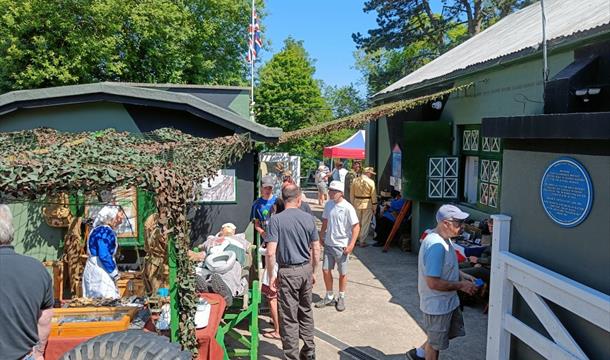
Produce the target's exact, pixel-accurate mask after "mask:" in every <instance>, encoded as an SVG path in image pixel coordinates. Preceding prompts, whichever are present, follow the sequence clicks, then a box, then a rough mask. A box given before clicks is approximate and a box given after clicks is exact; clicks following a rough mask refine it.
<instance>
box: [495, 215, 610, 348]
mask: <svg viewBox="0 0 610 360" xmlns="http://www.w3.org/2000/svg"><path fill="white" fill-rule="evenodd" d="M492 218H493V220H494V230H493V241H492V243H493V247H492V269H491V281H490V282H491V289H490V296H489V322H488V325H487V360H508V359H509V356H510V337H511V335H514V336H516V337H517V338H519V340H521V341H522V342H524V343H526V344H527V345H529V346H530V347H531V348H532V349H534V350H535V351H537V352H538V353H539V354H540V355H542V356H543V357H545V358H547V359H553V360H556V359H588V357H587V355H586V354H585V353H584V352H583V350H582V349H581V348H580V346H579V345H578V343H576V341H575V340H574V338H573V337H572V335H570V333H569V332H568V331H567V330H566V328H565V327H564V326H563V324H562V323H561V322H560V321H559V319H557V316H555V313H554V312H553V311H552V310H551V309H550V308H549V306H548V305H547V303H546V302H545V301H544V299H547V300H549V301H551V302H553V303H555V304H557V305H559V306H561V307H562V308H564V309H566V310H568V311H570V312H572V313H574V314H576V315H578V316H579V317H581V318H583V319H585V320H587V321H589V322H591V323H592V324H595V325H597V326H599V327H600V328H601V329H604V330H605V331H607V332H610V296H608V295H606V294H604V293H601V292H599V291H597V290H595V289H592V288H590V287H587V286H585V285H583V284H581V283H578V282H576V281H574V280H571V279H569V278H567V277H565V276H563V275H560V274H558V273H555V272H553V271H551V270H549V269H547V268H544V267H542V266H540V265H537V264H535V263H533V262H531V261H528V260H526V259H524V258H522V257H520V256H517V255H515V254H511V253H510V252H509V242H510V220H511V218H510V216H506V215H492ZM514 289H517V291H518V292H519V294H520V295H521V296H522V297H523V299H524V300H525V301H526V302H527V304H528V306H529V307H530V308H531V309H532V311H533V312H534V314H535V315H536V317H537V318H538V320H539V321H540V322H541V323H542V325H543V326H544V328H545V329H546V331H547V332H548V333H549V334H550V336H551V338H552V340H551V339H548V338H547V337H546V336H544V335H542V334H540V333H538V332H537V331H536V330H534V329H532V328H531V327H529V326H528V325H526V324H524V323H523V322H522V321H520V320H519V319H517V318H516V317H515V316H514V315H513V314H512V305H513V291H514ZM543 298H544V299H543Z"/></svg>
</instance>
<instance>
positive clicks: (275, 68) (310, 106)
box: [255, 38, 334, 169]
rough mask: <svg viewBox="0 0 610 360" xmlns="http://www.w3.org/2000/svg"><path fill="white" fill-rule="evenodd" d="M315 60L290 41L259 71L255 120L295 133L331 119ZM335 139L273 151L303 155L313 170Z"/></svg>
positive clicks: (307, 141)
mask: <svg viewBox="0 0 610 360" xmlns="http://www.w3.org/2000/svg"><path fill="white" fill-rule="evenodd" d="M314 73H315V66H314V60H313V59H311V57H310V56H309V54H308V53H307V51H306V50H305V48H304V46H303V42H302V41H297V40H295V39H293V38H288V39H286V40H285V41H284V47H283V48H282V50H281V51H279V52H278V53H276V54H275V55H273V57H272V58H271V59H270V60H269V61H268V62H267V63H265V64H264V65H263V66H262V67H261V68H260V70H259V80H258V83H259V84H258V86H257V88H256V91H255V101H256V104H255V111H256V120H257V121H258V122H259V123H261V124H264V125H267V126H275V127H281V128H282V129H283V130H284V131H292V130H297V129H300V128H304V127H307V126H310V125H314V124H317V123H320V122H324V121H328V120H330V119H332V112H331V110H330V107H329V104H328V103H327V101H326V99H324V97H323V96H322V91H321V89H320V83H319V82H318V81H316V80H315V79H314V77H313V75H314ZM333 139H334V137H333V136H330V137H329V136H328V134H325V135H323V136H312V137H308V138H303V139H300V140H298V141H294V142H290V143H286V144H281V145H278V146H275V147H272V150H274V151H284V152H289V153H290V154H292V155H300V156H302V157H303V159H302V162H301V164H302V167H303V168H304V169H307V168H310V169H311V168H314V167H315V166H316V165H317V164H316V162H315V160H316V159H320V158H321V157H322V150H323V148H324V146H325V145H330V144H329V141H332V140H333Z"/></svg>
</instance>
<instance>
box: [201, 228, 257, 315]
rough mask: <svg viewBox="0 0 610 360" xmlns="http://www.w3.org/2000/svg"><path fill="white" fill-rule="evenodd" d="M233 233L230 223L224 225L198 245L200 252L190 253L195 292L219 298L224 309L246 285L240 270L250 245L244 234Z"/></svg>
mask: <svg viewBox="0 0 610 360" xmlns="http://www.w3.org/2000/svg"><path fill="white" fill-rule="evenodd" d="M235 230H236V227H235V225H233V224H232V223H227V224H224V225H222V229H221V231H220V232H219V233H218V234H216V235H210V236H208V238H207V240H206V241H205V242H204V243H203V244H201V245H199V246H198V250H199V252H195V251H189V258H190V259H191V261H194V262H196V263H197V266H196V269H195V270H196V273H197V286H196V288H197V290H198V291H203V292H211V293H215V294H219V295H221V296H222V297H223V298H224V299H225V301H226V303H227V307H229V306H231V304H232V303H233V298H234V297H235V296H241V295H243V293H244V291H245V289H247V286H248V283H247V279H245V278H243V277H242V268H243V266H244V264H245V263H246V252H247V249H248V247H249V246H250V244H249V243H248V241H247V240H246V238H245V234H235Z"/></svg>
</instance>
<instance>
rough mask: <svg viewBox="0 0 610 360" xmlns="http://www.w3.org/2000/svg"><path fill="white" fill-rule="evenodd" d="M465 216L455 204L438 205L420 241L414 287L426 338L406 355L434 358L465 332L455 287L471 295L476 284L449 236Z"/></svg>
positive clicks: (456, 232)
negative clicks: (433, 220)
mask: <svg viewBox="0 0 610 360" xmlns="http://www.w3.org/2000/svg"><path fill="white" fill-rule="evenodd" d="M468 216H469V214H468V213H465V212H463V211H462V210H460V209H459V208H458V207H457V206H454V205H443V206H441V207H440V209H438V211H437V213H436V223H437V225H436V228H435V229H434V231H432V232H430V233H429V234H428V235H427V236H426V237H425V238H424V240H423V241H422V243H421V247H420V249H419V259H418V278H417V290H418V292H419V299H420V302H419V307H420V309H421V311H422V312H423V313H424V324H423V325H424V330H425V331H426V334H427V335H428V340H427V341H426V342H425V343H424V345H422V346H421V348H419V349H411V350H410V351H409V352H407V354H406V355H407V358H409V359H412V360H420V359H424V358H425V359H426V360H436V359H438V352H439V351H440V350H445V349H447V348H448V347H449V340H450V339H452V338H454V337H458V336H464V335H466V333H465V331H464V319H463V318H462V312H461V311H460V308H459V305H460V300H459V298H458V295H457V291H458V290H459V291H463V292H465V293H468V294H470V295H472V294H474V292H475V291H476V290H477V287H476V286H475V284H474V278H473V277H472V276H470V275H468V274H465V273H463V272H461V271H460V269H459V267H458V261H457V256H456V254H455V248H454V247H453V245H452V243H451V238H454V237H456V236H458V235H459V234H460V233H461V231H462V227H463V225H464V220H465V219H466V218H468ZM422 348H423V349H422ZM422 350H425V351H422Z"/></svg>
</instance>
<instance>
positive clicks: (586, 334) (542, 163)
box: [501, 141, 610, 360]
mask: <svg viewBox="0 0 610 360" xmlns="http://www.w3.org/2000/svg"><path fill="white" fill-rule="evenodd" d="M537 143H540V141H537ZM546 143H548V141H547V142H546ZM554 143H555V144H556V145H554V146H553V147H548V146H547V147H546V149H545V152H536V151H525V150H523V149H521V148H520V146H519V144H520V142H518V141H513V144H511V149H508V150H505V151H504V167H505V171H504V175H503V176H502V183H503V186H504V189H505V192H504V193H503V194H502V198H501V205H502V212H503V213H505V214H507V215H510V216H511V217H512V221H511V234H510V251H511V252H512V253H515V254H517V255H519V256H521V257H524V258H526V259H527V260H529V261H532V262H534V263H536V264H538V265H541V266H544V267H546V268H548V269H550V270H552V271H554V272H557V273H559V274H561V275H564V276H566V277H568V278H570V279H572V280H574V281H577V282H579V283H582V284H584V285H586V286H589V287H591V288H593V289H596V290H598V291H601V292H602V293H605V294H608V295H610V225H609V224H608V220H609V215H608V214H610V202H609V201H608V199H610V154H609V153H608V152H607V149H608V147H607V142H605V145H604V144H602V142H601V141H600V142H597V145H596V144H595V143H594V142H588V143H585V142H580V143H579V142H575V141H562V142H557V141H556V142H554ZM604 146H605V148H606V154H605V155H591V152H592V151H591V150H592V149H595V148H598V149H601V148H603V147H604ZM530 148H531V146H530ZM566 149H570V153H567V152H565V151H566ZM581 152H586V153H589V155H583V154H582V153H581ZM563 156H569V157H572V158H575V159H576V160H578V161H579V162H580V163H581V164H583V166H584V167H585V168H586V169H587V171H588V173H589V175H590V177H591V182H592V184H593V193H594V199H593V204H592V208H591V212H590V214H589V216H588V217H587V218H586V220H585V221H584V222H583V223H581V224H580V225H578V226H576V227H573V228H564V227H561V226H559V225H557V224H555V223H554V222H553V221H551V219H550V218H549V217H548V216H547V215H546V213H545V212H544V209H543V208H542V204H541V201H540V195H539V189H540V181H541V179H542V176H543V174H544V171H545V169H546V168H547V166H548V165H549V164H550V163H551V162H552V161H554V160H556V159H558V158H560V157H563ZM515 294H518V293H517V292H515ZM550 307H551V309H552V310H553V311H554V312H555V313H556V315H557V317H558V318H559V320H560V321H561V322H562V324H563V325H564V326H565V327H566V329H567V330H568V331H569V332H570V333H571V334H572V335H573V336H574V338H575V340H576V342H577V343H578V344H579V345H580V346H581V347H582V348H583V350H584V351H585V352H586V353H587V355H588V356H589V358H591V359H610V347H609V346H608V338H609V336H610V334H609V333H607V332H605V331H603V330H602V329H600V328H598V327H596V326H594V325H592V324H591V323H589V322H587V321H585V320H582V319H580V318H579V317H578V316H576V315H574V314H572V313H570V312H568V311H566V310H563V309H562V308H561V307H559V306H557V305H554V304H552V303H550ZM514 313H515V314H516V316H517V317H518V318H519V319H520V320H522V321H523V322H524V323H526V324H527V325H529V326H531V327H532V328H534V329H536V330H537V331H539V332H540V333H541V334H546V336H547V337H549V335H548V333H547V332H546V331H545V330H544V327H543V326H542V325H541V324H540V322H539V321H538V320H537V319H536V316H535V315H534V314H533V313H532V311H531V310H530V309H529V307H528V306H527V304H526V303H525V302H524V301H523V300H522V299H521V297H520V296H517V297H516V299H515V302H514ZM549 338H550V337H549ZM511 348H512V349H511V359H518V360H521V359H524V360H529V359H542V357H541V356H540V355H538V354H537V353H536V352H534V351H533V350H532V349H531V348H529V347H528V346H527V345H525V344H523V343H522V342H520V341H518V340H516V339H513V341H512V344H511Z"/></svg>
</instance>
